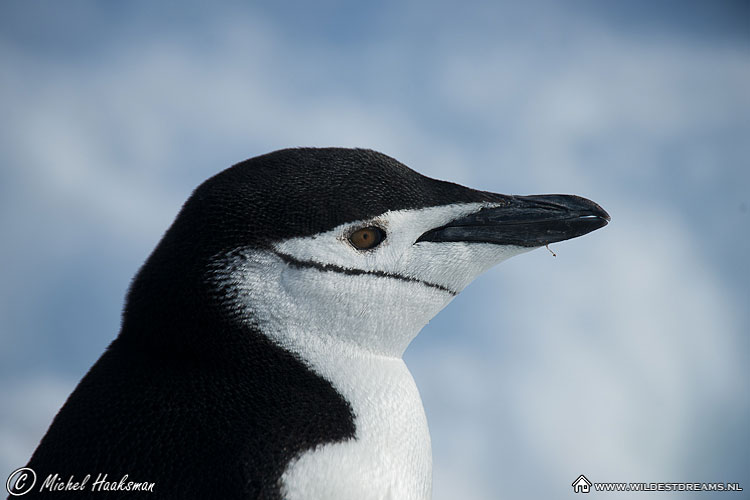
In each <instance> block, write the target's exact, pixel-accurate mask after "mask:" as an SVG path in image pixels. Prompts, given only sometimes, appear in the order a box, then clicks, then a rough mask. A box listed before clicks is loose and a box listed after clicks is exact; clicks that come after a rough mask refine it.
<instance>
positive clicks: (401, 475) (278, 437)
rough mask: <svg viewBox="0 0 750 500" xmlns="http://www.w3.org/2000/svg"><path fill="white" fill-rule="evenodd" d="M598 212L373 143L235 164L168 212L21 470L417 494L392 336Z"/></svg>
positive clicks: (416, 411)
mask: <svg viewBox="0 0 750 500" xmlns="http://www.w3.org/2000/svg"><path fill="white" fill-rule="evenodd" d="M608 220H609V216H608V214H607V213H606V212H605V211H604V210H603V209H602V208H601V207H599V206H598V205H597V204H595V203H594V202H592V201H589V200H586V199H584V198H580V197H577V196H570V195H540V196H508V195H502V194H494V193H489V192H484V191H477V190H474V189H469V188H466V187H463V186H459V185H457V184H453V183H449V182H444V181H439V180H435V179H431V178H428V177H425V176H422V175H420V174H418V173H417V172H415V171H413V170H411V169H409V168H408V167H406V166H404V165H402V164H401V163H399V162H398V161H396V160H394V159H393V158H390V157H388V156H385V155H383V154H380V153H377V152H374V151H370V150H362V149H340V148H325V149H312V148H303V149H286V150H281V151H277V152H274V153H270V154H267V155H264V156H259V157H256V158H253V159H250V160H247V161H244V162H242V163H239V164H237V165H234V166H233V167H231V168H229V169H227V170H224V171H223V172H221V173H219V174H217V175H215V176H214V177H212V178H210V179H209V180H207V181H206V182H204V183H203V184H202V185H201V186H199V187H198V188H197V189H196V190H195V192H194V193H193V194H192V196H191V197H190V198H189V199H188V200H187V202H186V203H185V205H184V206H183V207H182V209H181V211H180V213H179V215H178V216H177V218H176V220H175V221H174V223H173V224H172V226H171V227H170V228H169V229H168V230H167V232H166V233H165V234H164V236H163V238H162V240H161V241H160V242H159V244H158V245H157V247H156V248H155V250H154V251H153V253H152V254H151V256H150V257H149V258H148V259H147V260H146V262H145V264H144V265H143V267H142V268H141V269H140V271H139V272H138V274H137V275H136V277H135V278H134V280H133V282H132V284H131V287H130V290H129V292H128V295H127V300H126V305H125V308H124V313H123V317H122V328H121V331H120V334H119V336H118V337H117V338H116V339H115V340H114V341H113V342H112V344H111V345H110V346H109V348H108V349H107V350H106V352H105V353H104V354H103V355H102V356H101V358H100V359H99V360H98V361H97V363H96V364H95V365H94V366H93V367H92V368H91V369H90V371H89V372H88V373H87V374H86V376H85V377H84V378H83V379H82V380H81V382H80V383H79V385H78V387H77V388H76V389H75V391H74V392H73V393H72V394H71V395H70V397H69V398H68V400H67V402H66V403H65V405H64V406H63V407H62V409H61V410H60V411H59V413H58V414H57V416H56V417H55V419H54V421H53V422H52V424H51V426H50V428H49V430H48V431H47V434H46V435H45V436H44V438H43V439H42V441H41V443H40V444H39V446H38V448H37V449H36V451H35V452H34V454H33V456H32V457H31V460H30V461H29V463H28V465H27V466H28V467H29V468H31V469H33V470H34V471H35V472H36V476H37V477H38V478H39V480H40V481H41V480H43V479H44V478H46V477H47V476H48V474H55V473H56V474H59V476H60V478H62V480H63V481H65V480H67V478H68V477H69V476H74V477H75V478H76V480H80V479H81V478H83V477H84V476H85V475H87V474H91V475H94V476H95V475H96V474H98V473H106V474H107V475H108V478H109V480H112V481H115V480H119V479H120V478H121V477H122V476H124V475H126V474H127V475H128V477H129V480H132V481H148V482H153V483H155V486H154V490H153V493H150V494H151V495H152V496H154V498H175V499H188V498H196V499H199V498H200V499H205V498H223V499H287V500H297V499H325V500H335V499H352V500H361V499H398V500H410V499H427V498H430V496H431V483H432V457H431V448H430V436H429V432H428V428H427V421H426V418H425V414H424V410H423V407H422V402H421V399H420V396H419V393H418V391H417V387H416V385H415V383H414V380H413V379H412V376H411V374H410V373H409V370H408V369H407V367H406V365H405V364H404V362H403V361H402V354H403V352H404V350H405V349H406V347H407V346H408V345H409V343H410V342H411V340H412V339H413V338H414V337H415V336H416V335H417V333H419V331H420V329H421V328H422V327H423V326H424V325H425V324H426V323H427V322H428V321H429V320H430V319H431V318H432V317H433V316H435V314H437V313H438V312H439V311H440V310H441V309H442V308H443V307H445V306H446V305H447V304H448V303H449V302H450V301H451V299H453V297H455V296H456V295H457V294H458V293H459V292H460V291H461V290H462V289H463V288H464V287H466V285H468V284H469V283H470V282H471V281H472V280H473V279H474V278H476V277H477V276H478V275H479V274H481V273H482V272H484V271H486V270H487V269H489V268H490V267H492V266H494V265H495V264H497V263H499V262H501V261H503V260H505V259H507V258H509V257H512V256H514V255H517V254H519V253H522V252H525V251H527V250H531V249H533V248H536V247H541V246H544V245H547V244H549V243H553V242H558V241H562V240H566V239H570V238H574V237H577V236H581V235H583V234H586V233H588V232H590V231H593V230H595V229H598V228H600V227H602V226H604V225H605V224H607V221H608ZM38 494H39V484H37V486H35V487H34V489H33V490H32V491H31V492H30V493H29V494H27V495H26V497H25V498H29V497H33V496H36V495H38ZM96 494H97V495H99V494H101V493H96ZM119 494H120V495H122V496H128V495H133V494H134V493H133V492H120V493H119ZM64 496H65V494H64V493H62V492H58V493H57V494H56V497H57V498H63V497H64ZM70 496H71V497H74V498H84V497H85V496H86V492H80V491H77V492H71V493H70ZM91 496H92V497H93V496H95V494H94V493H91Z"/></svg>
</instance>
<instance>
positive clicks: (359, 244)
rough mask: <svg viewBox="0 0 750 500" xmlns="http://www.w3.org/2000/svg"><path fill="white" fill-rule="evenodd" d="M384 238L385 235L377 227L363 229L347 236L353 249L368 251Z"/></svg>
mask: <svg viewBox="0 0 750 500" xmlns="http://www.w3.org/2000/svg"><path fill="white" fill-rule="evenodd" d="M384 238H385V233H384V232H383V230H382V229H380V228H379V227H365V228H363V229H359V230H357V231H354V232H353V233H352V234H351V235H349V241H350V242H351V244H352V245H354V248H357V249H359V250H368V249H370V248H374V247H376V246H377V245H378V244H379V243H380V242H381V241H383V239H384Z"/></svg>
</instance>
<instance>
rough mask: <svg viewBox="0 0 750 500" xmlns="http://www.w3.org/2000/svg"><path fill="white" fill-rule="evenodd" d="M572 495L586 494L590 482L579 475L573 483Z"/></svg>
mask: <svg viewBox="0 0 750 500" xmlns="http://www.w3.org/2000/svg"><path fill="white" fill-rule="evenodd" d="M571 486H573V493H588V492H589V491H591V481H589V480H588V479H586V476H584V475H583V474H581V475H580V476H578V479H576V480H575V481H573V484H572V485H571Z"/></svg>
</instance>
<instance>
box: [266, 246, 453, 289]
mask: <svg viewBox="0 0 750 500" xmlns="http://www.w3.org/2000/svg"><path fill="white" fill-rule="evenodd" d="M274 253H275V254H276V255H278V256H279V258H280V259H281V260H283V261H284V262H286V263H287V264H289V265H290V266H294V267H299V268H305V267H307V268H312V269H317V270H318V271H324V272H333V273H341V274H348V275H350V276H359V275H363V274H367V275H370V276H378V277H381V278H392V279H397V280H401V281H406V282H409V283H420V284H422V285H425V286H429V287H431V288H436V289H438V290H440V291H442V292H446V293H449V294H451V295H454V296H455V295H458V292H456V291H454V290H451V289H450V288H447V287H444V286H442V285H438V284H436V283H430V282H428V281H423V280H420V279H417V278H410V277H408V276H401V275H400V274H393V273H387V272H385V271H366V270H364V269H349V268H346V267H341V266H337V265H335V264H321V263H320V262H315V261H313V260H299V259H296V258H294V257H292V256H291V255H288V254H285V253H281V252H278V251H275V250H274Z"/></svg>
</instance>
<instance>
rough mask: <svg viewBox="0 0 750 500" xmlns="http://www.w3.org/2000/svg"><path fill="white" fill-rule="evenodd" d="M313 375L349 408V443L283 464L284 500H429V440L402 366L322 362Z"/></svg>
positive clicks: (377, 360) (365, 360) (371, 360)
mask: <svg viewBox="0 0 750 500" xmlns="http://www.w3.org/2000/svg"><path fill="white" fill-rule="evenodd" d="M315 364H317V363H315ZM314 369H315V370H316V371H319V370H321V371H324V372H326V373H321V375H323V376H324V377H326V378H328V379H329V380H331V382H332V383H333V385H334V387H335V388H336V390H337V391H339V392H340V393H341V394H342V396H344V398H345V399H346V400H347V401H349V403H350V404H351V405H352V410H353V412H354V415H355V425H356V438H355V439H353V440H349V441H346V442H343V443H333V444H326V445H323V446H320V447H318V448H316V449H315V450H312V451H309V452H306V453H304V454H303V455H302V456H300V457H299V458H298V459H296V460H295V461H293V462H291V463H290V464H289V466H288V468H287V470H286V471H285V472H284V474H283V476H282V485H283V490H282V491H283V493H284V495H283V496H284V498H285V499H288V500H297V499H326V500H335V499H394V500H395V499H402V500H412V499H414V500H416V499H428V498H430V496H431V487H432V452H431V447H430V435H429V431H428V428H427V420H426V418H425V414H424V409H423V407H422V401H421V399H420V397H419V392H418V391H417V387H416V385H415V384H414V380H413V378H412V376H411V374H410V373H409V370H408V369H407V368H406V365H405V364H404V362H403V361H402V360H401V359H397V358H387V357H380V356H378V357H375V356H368V357H358V358H351V359H346V360H345V359H338V360H335V361H334V362H333V363H331V360H330V359H329V360H327V364H326V366H325V367H324V368H323V367H320V366H315V367H314ZM332 379H333V380H332Z"/></svg>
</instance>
